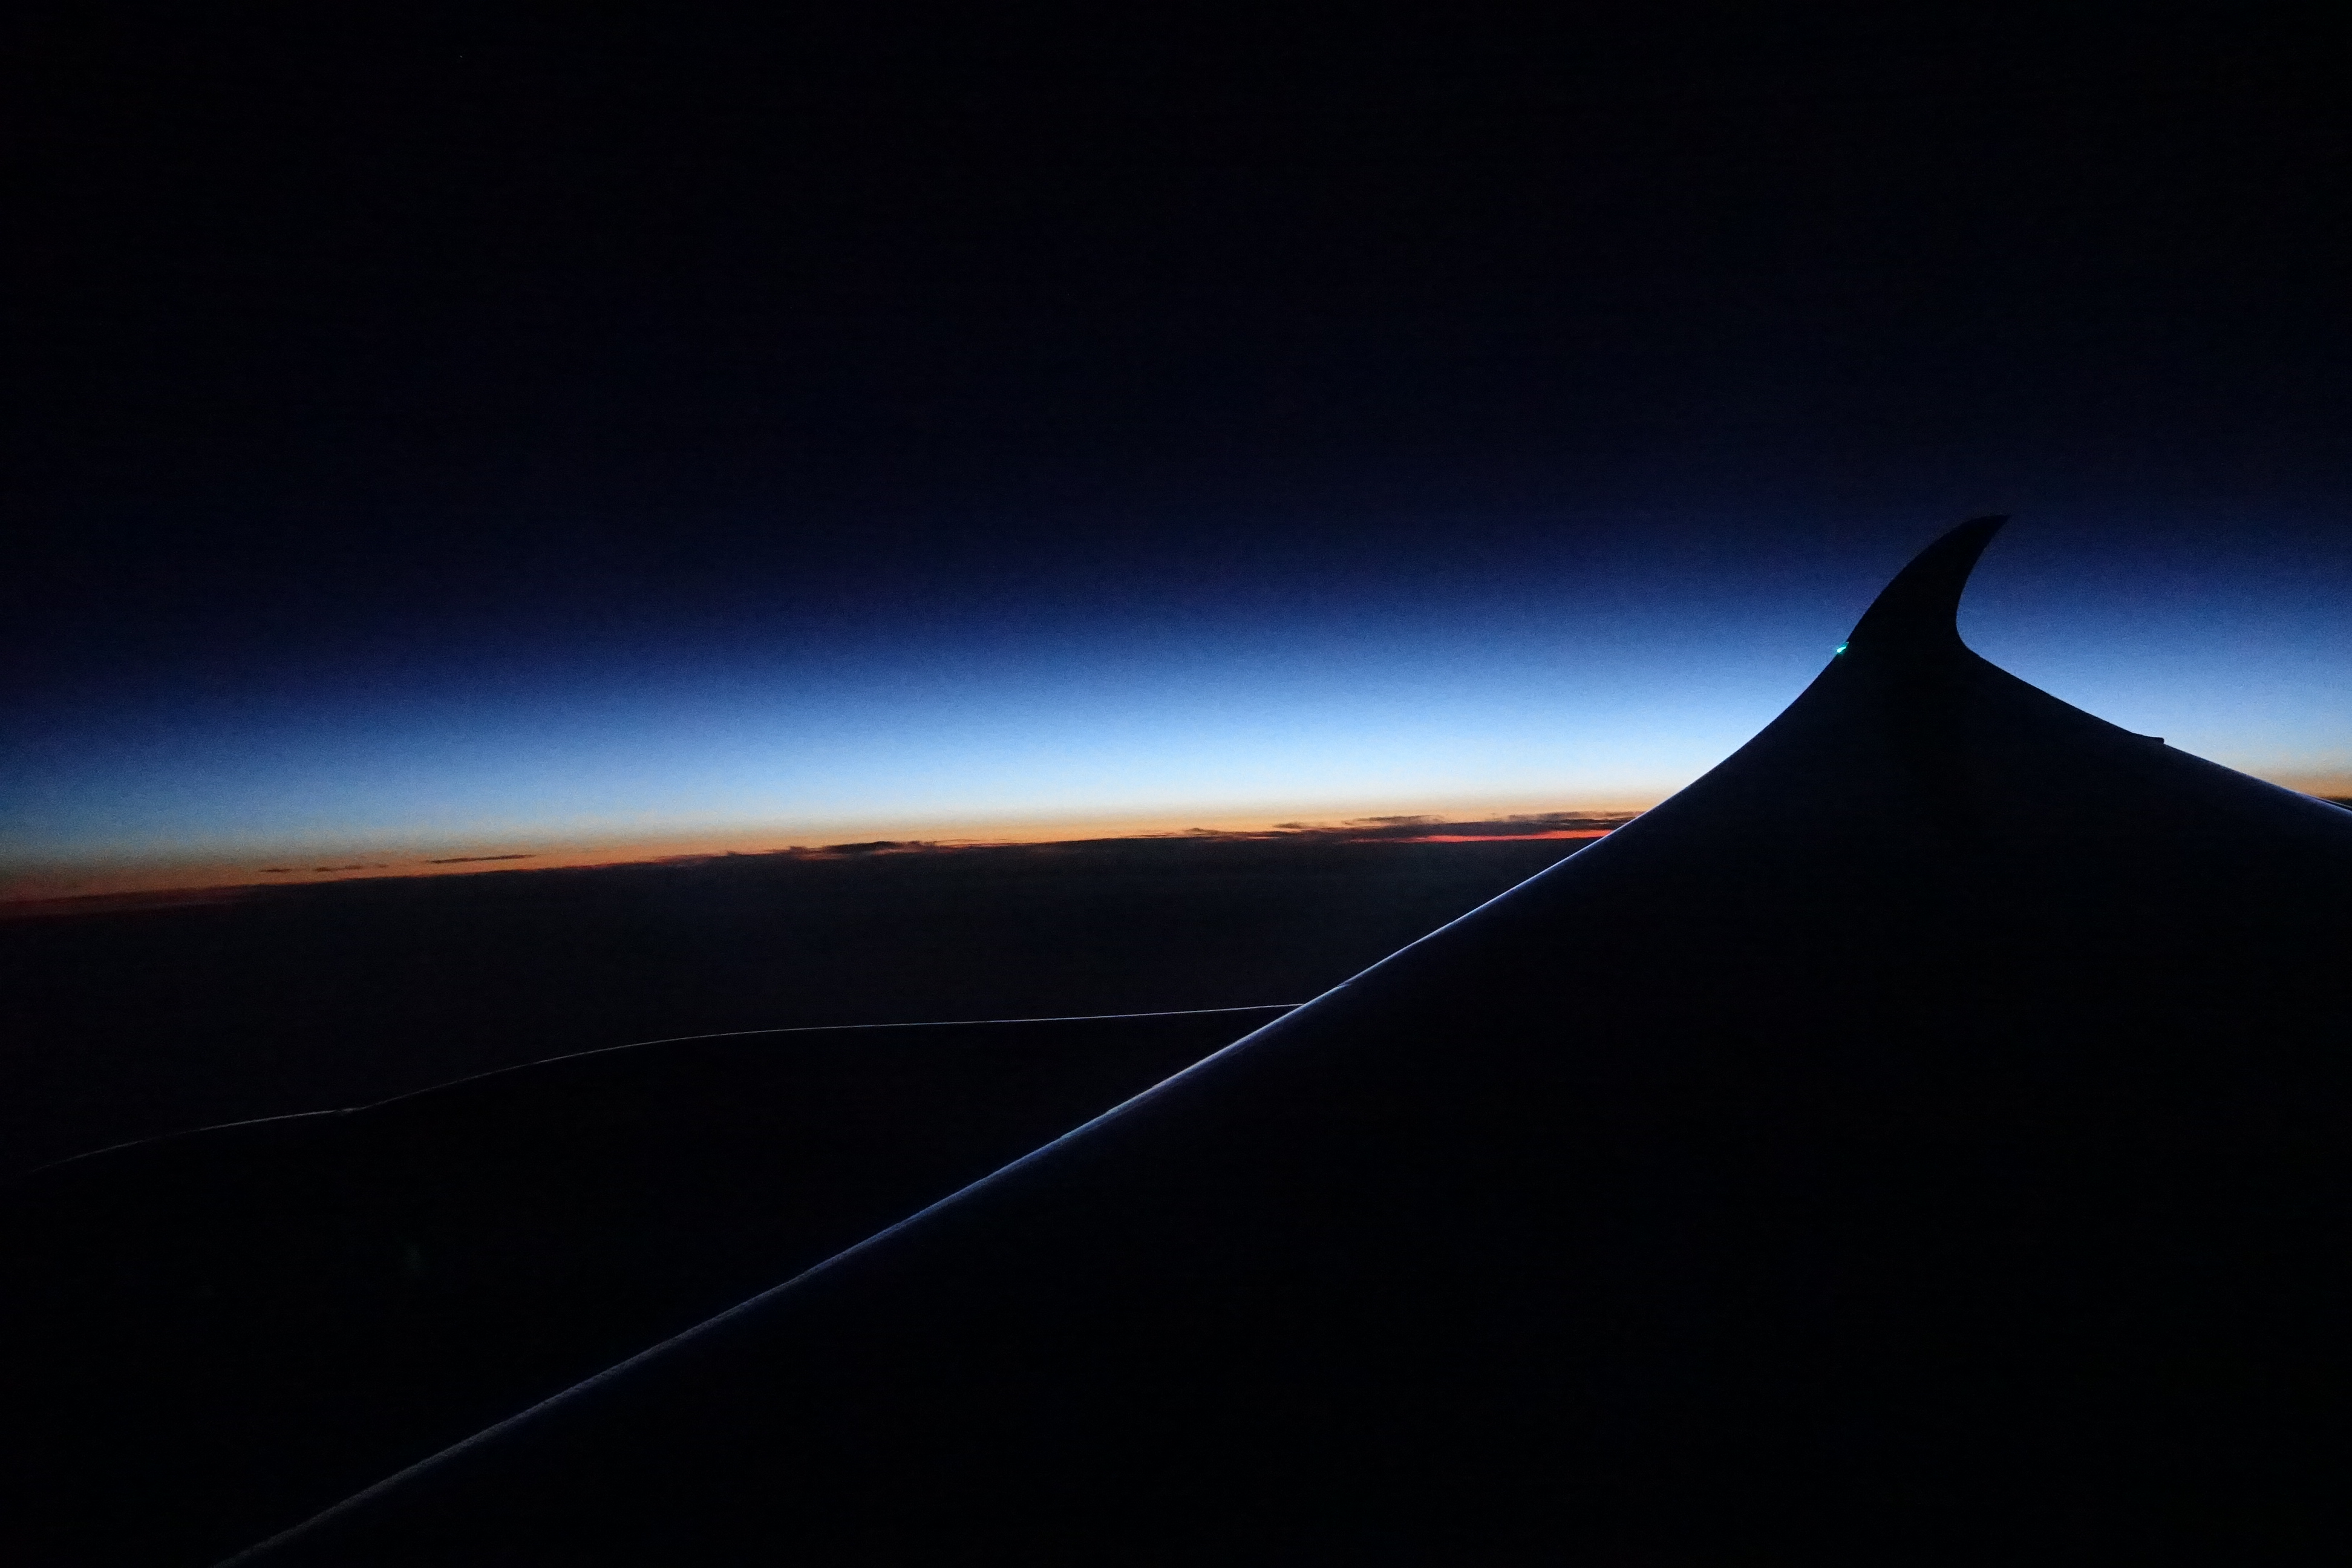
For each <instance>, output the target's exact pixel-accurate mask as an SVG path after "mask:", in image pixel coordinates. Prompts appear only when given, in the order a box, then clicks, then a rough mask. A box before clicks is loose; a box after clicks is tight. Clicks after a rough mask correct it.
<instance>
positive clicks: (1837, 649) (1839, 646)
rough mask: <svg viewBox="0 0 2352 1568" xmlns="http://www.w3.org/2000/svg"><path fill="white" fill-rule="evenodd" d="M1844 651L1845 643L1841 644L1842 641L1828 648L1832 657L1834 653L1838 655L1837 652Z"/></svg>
mask: <svg viewBox="0 0 2352 1568" xmlns="http://www.w3.org/2000/svg"><path fill="white" fill-rule="evenodd" d="M1844 651H1845V644H1843V643H1840V644H1838V645H1837V647H1833V648H1832V649H1830V653H1831V655H1832V657H1835V656H1836V655H1838V654H1842V653H1843V652H1844Z"/></svg>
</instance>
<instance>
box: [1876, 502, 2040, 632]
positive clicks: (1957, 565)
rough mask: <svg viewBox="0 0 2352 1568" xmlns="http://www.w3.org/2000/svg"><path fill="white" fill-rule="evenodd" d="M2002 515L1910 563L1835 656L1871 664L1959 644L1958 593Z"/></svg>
mask: <svg viewBox="0 0 2352 1568" xmlns="http://www.w3.org/2000/svg"><path fill="white" fill-rule="evenodd" d="M2007 521H2009V519H2008V517H2007V516H2006V515H1997V516H1987V517H1972V518H1970V519H1969V521H1966V522H1964V523H1961V524H1960V525H1959V526H1958V528H1955V529H1953V530H1952V531H1950V532H1948V533H1946V534H1945V535H1944V536H1943V537H1942V538H1940V539H1938V540H1937V541H1936V542H1934V543H1933V544H1930V545H1929V546H1927V549H1925V550H1922V551H1921V552H1919V553H1918V554H1917V555H1915V556H1913V557H1912V559H1911V563H1910V564H1909V565H1907V566H1906V567H1904V568H1903V570H1902V571H1900V572H1898V573H1896V574H1895V580H1894V581H1893V582H1891V583H1889V584H1886V586H1885V589H1884V590H1883V591H1882V592H1881V593H1880V594H1879V595H1878V597H1877V598H1876V599H1875V600H1874V601H1872V603H1871V606H1870V608H1869V609H1868V610H1867V611H1865V612H1864V615H1863V617H1862V619H1861V621H1860V622H1859V623H1858V624H1856V626H1854V628H1853V635H1852V636H1851V637H1847V638H1846V640H1845V645H1844V647H1843V648H1842V649H1840V652H1841V653H1843V654H1844V655H1847V656H1849V657H1853V656H1860V657H1863V658H1870V659H1872V660H1874V661H1875V660H1877V659H1881V658H1918V657H1921V656H1932V655H1936V654H1948V653H1952V652H1956V651H1959V650H1961V649H1962V648H1964V647H1965V646H1966V645H1964V644H1963V643H1962V642H1961V641H1960V631H1959V620H1958V616H1959V607H1960V594H1961V592H1962V591H1963V590H1965V589H1966V588H1967V587H1968V584H1969V574H1970V573H1972V572H1974V571H1975V570H1976V564H1977V559H1978V557H1979V556H1981V555H1982V554H1983V553H1984V549H1985V546H1986V545H1988V544H1990V543H1991V542H1992V536H1993V535H1994V534H1996V533H1998V532H2000V527H2001V524H2003V523H2005V522H2007Z"/></svg>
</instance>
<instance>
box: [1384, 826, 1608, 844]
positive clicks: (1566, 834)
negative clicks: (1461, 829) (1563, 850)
mask: <svg viewBox="0 0 2352 1568" xmlns="http://www.w3.org/2000/svg"><path fill="white" fill-rule="evenodd" d="M1616 831H1617V830H1616V829H1615V828H1613V827H1559V828H1554V829H1553V830H1552V831H1551V832H1549V833H1423V834H1421V835H1419V836H1417V837H1412V838H1392V839H1391V840H1390V841H1389V842H1391V843H1392V844H1503V843H1517V842H1519V841H1520V840H1522V839H1528V838H1606V837H1609V836H1610V835H1611V834H1612V833H1614V832H1616Z"/></svg>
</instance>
